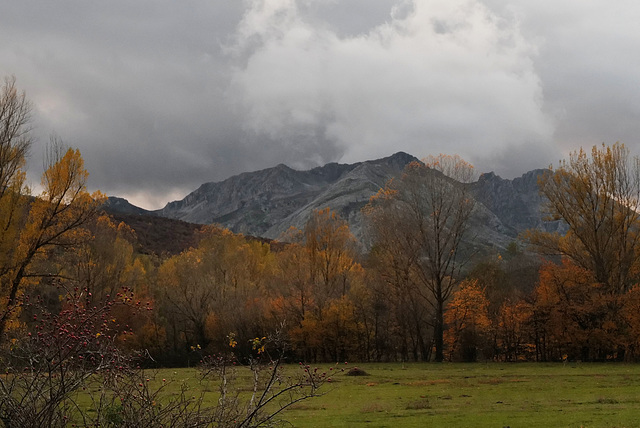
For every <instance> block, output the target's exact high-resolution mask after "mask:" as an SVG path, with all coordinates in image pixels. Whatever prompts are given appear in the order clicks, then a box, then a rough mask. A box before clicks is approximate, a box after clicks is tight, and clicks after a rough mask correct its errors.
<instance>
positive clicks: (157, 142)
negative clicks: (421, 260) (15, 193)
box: [0, 0, 640, 209]
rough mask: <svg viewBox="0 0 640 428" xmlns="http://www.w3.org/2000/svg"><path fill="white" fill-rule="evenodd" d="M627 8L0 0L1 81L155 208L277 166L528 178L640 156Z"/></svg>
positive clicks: (566, 2) (133, 197)
mask: <svg viewBox="0 0 640 428" xmlns="http://www.w3.org/2000/svg"><path fill="white" fill-rule="evenodd" d="M638 22H640V3H637V2H632V1H628V0H617V1H616V2H610V1H605V0H563V1H561V2H559V1H551V0H538V1H535V2H534V1H529V0H520V1H505V0H185V1H180V2H178V1H175V0H136V1H130V0H110V1H102V2H98V1H87V0H57V1H55V2H53V1H50V0H25V1H13V0H12V1H6V2H2V5H0V40H2V43H0V77H2V76H10V75H13V76H15V77H16V84H17V86H18V87H19V88H20V89H22V90H24V91H25V92H26V94H27V97H28V98H29V99H30V100H31V101H32V103H33V119H32V126H33V136H34V139H35V143H34V145H33V147H32V150H31V155H30V158H29V163H28V168H29V169H28V170H29V180H30V181H31V182H32V184H33V186H34V188H36V189H37V184H38V182H39V176H40V174H41V173H42V168H43V162H42V159H43V157H44V153H45V148H46V145H47V143H48V141H49V139H50V136H51V135H56V136H58V137H59V138H61V139H62V140H63V141H64V142H65V143H66V144H68V145H69V146H71V147H77V148H79V149H80V151H81V153H82V155H83V158H84V160H85V166H86V167H87V169H88V171H89V173H90V179H89V188H90V189H91V190H95V189H99V190H101V191H102V192H103V193H106V194H108V195H115V196H120V197H124V198H127V199H128V200H129V201H130V202H132V203H134V204H136V205H138V206H142V207H144V208H147V209H157V208H161V207H163V206H164V205H165V204H166V203H167V202H170V201H172V200H177V199H181V198H183V197H184V196H186V195H187V194H188V193H189V192H191V191H193V190H195V189H196V188H197V187H199V186H200V185H201V184H202V183H205V182H210V181H220V180H224V179H226V178H228V177H230V176H232V175H235V174H239V173H242V172H246V171H254V170H259V169H263V168H269V167H272V166H275V165H277V164H279V163H284V164H287V165H289V166H291V167H293V168H296V169H308V168H311V167H314V166H319V165H323V164H325V163H327V162H341V163H353V162H358V161H364V160H369V159H377V158H381V157H385V156H389V155H391V154H393V153H395V152H397V151H405V152H407V153H410V154H412V155H414V156H416V157H425V156H427V155H430V154H439V153H447V154H458V155H460V156H462V157H463V158H465V159H466V160H467V161H470V162H471V163H473V164H474V165H475V167H476V169H477V170H478V171H479V172H489V171H494V172H495V173H496V174H498V175H500V176H502V177H503V178H513V177H516V176H519V175H521V174H523V173H525V172H527V171H529V170H531V169H534V168H544V167H547V166H549V165H550V164H552V163H557V161H558V160H559V159H562V158H566V157H567V155H568V153H569V152H570V151H572V150H575V149H578V148H580V147H585V148H589V147H591V146H593V145H596V144H601V143H607V144H612V143H614V142H616V141H620V142H623V143H625V144H626V145H627V146H628V147H629V148H630V149H631V151H632V152H633V153H636V152H637V151H638V148H639V147H640V145H639V144H638V138H639V136H640V84H639V83H640V82H638V80H639V79H640V55H638V52H640V27H639V26H638Z"/></svg>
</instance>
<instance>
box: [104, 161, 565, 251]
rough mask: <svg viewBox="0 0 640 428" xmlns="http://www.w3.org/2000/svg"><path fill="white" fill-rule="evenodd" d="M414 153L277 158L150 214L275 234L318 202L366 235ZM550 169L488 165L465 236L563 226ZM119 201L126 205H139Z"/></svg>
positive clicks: (480, 240)
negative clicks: (553, 217) (515, 172)
mask: <svg viewBox="0 0 640 428" xmlns="http://www.w3.org/2000/svg"><path fill="white" fill-rule="evenodd" d="M416 160H417V159H416V158H415V157H413V156H411V155H408V154H406V153H402V152H400V153H396V154H395V155H393V156H389V157H387V158H383V159H378V160H372V161H367V162H360V163H355V164H351V165H345V164H337V163H330V164H327V165H325V166H323V167H318V168H314V169H311V170H309V171H296V170H294V169H291V168H289V167H287V166H285V165H278V166H276V167H273V168H268V169H265V170H262V171H256V172H248V173H244V174H240V175H237V176H234V177H231V178H229V179H227V180H224V181H221V182H217V183H206V184H203V185H202V186H200V188H198V189H197V190H195V191H194V192H192V193H191V194H189V195H188V196H187V197H185V198H184V199H182V200H181V201H175V202H171V203H169V204H167V206H165V207H164V208H163V209H161V210H158V211H155V212H152V214H154V215H158V216H161V217H167V218H172V219H177V220H182V221H186V222H190V223H199V224H210V223H217V224H220V225H222V226H224V227H227V228H229V229H230V230H232V231H234V232H238V233H244V234H246V235H253V236H260V237H265V238H271V239H277V238H279V237H280V236H281V234H282V233H283V232H285V231H286V230H287V229H289V227H291V226H295V227H297V228H303V227H304V224H305V223H306V221H307V219H308V218H309V216H310V215H311V213H312V212H313V211H314V210H318V209H323V208H326V207H330V208H331V209H332V210H333V211H335V212H336V213H338V214H339V215H340V216H341V217H342V218H344V219H346V220H347V221H348V223H349V226H350V227H351V231H352V232H353V233H354V235H356V237H357V238H360V239H361V238H362V237H363V236H364V231H363V227H364V221H363V217H362V213H361V209H362V207H364V206H365V205H366V204H367V202H368V201H369V198H370V197H371V196H372V195H374V194H375V193H376V192H377V191H378V190H379V189H380V188H381V187H383V186H384V185H385V183H386V182H387V181H388V180H390V179H391V178H393V177H396V176H398V175H399V174H401V173H402V170H403V169H404V167H405V166H406V165H407V164H408V163H410V162H412V161H416ZM544 173H545V170H534V171H530V172H528V173H526V174H524V175H523V176H522V177H518V178H515V179H513V180H507V179H503V178H500V177H499V176H497V175H495V174H494V173H487V174H483V175H481V176H480V178H479V179H478V181H477V182H475V183H472V184H470V189H471V192H472V194H473V195H474V197H475V198H476V200H477V204H476V207H475V209H474V212H473V215H472V218H471V220H470V224H469V232H468V233H467V241H468V242H469V243H470V244H471V245H472V246H473V247H476V248H478V249H485V250H486V249H487V248H495V249H496V250H500V249H503V248H504V247H506V246H507V245H508V244H509V243H510V242H511V241H513V240H514V239H516V238H517V236H518V234H519V233H521V232H522V231H524V230H526V229H529V228H544V229H545V230H550V231H554V230H557V231H559V232H564V227H563V225H562V224H561V223H559V222H546V221H544V218H543V217H544V216H543V213H542V207H543V203H544V201H543V198H542V196H540V194H539V192H538V185H537V182H538V177H539V176H540V175H541V174H544ZM113 202H114V205H122V206H124V207H125V208H126V210H127V211H128V212H132V210H134V208H135V207H133V208H132V206H130V205H129V204H123V203H122V202H121V201H118V202H119V204H116V203H115V202H117V201H116V200H114V201H113ZM116 208H117V207H116ZM112 209H113V207H112ZM116 210H117V209H116Z"/></svg>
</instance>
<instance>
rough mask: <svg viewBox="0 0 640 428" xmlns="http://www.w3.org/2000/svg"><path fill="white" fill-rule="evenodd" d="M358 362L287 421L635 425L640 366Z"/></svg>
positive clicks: (188, 377) (183, 377) (210, 394)
mask: <svg viewBox="0 0 640 428" xmlns="http://www.w3.org/2000/svg"><path fill="white" fill-rule="evenodd" d="M320 367H322V368H326V369H328V368H330V367H332V366H331V365H320ZM344 367H345V366H344V365H343V366H341V367H339V369H341V368H344ZM347 367H348V366H347ZM358 367H360V368H361V369H364V370H365V371H366V372H367V373H369V376H359V377H355V376H346V375H345V374H344V373H343V372H342V371H340V370H338V372H337V373H336V374H335V375H334V376H333V377H332V382H331V383H329V384H326V386H325V387H324V392H325V394H324V395H323V396H321V397H316V398H312V399H309V400H307V401H304V402H302V403H299V404H297V405H295V406H294V407H292V408H291V409H290V410H288V411H287V412H286V413H284V414H283V417H284V419H286V420H288V421H289V422H291V423H292V424H293V426H296V427H424V426H432V427H506V426H510V427H640V365H627V364H586V363H585V364H571V363H569V364H566V365H563V364H535V363H518V364H507V363H504V364H500V363H490V364H483V363H476V364H450V363H444V364H435V363H425V364H420V363H415V364H400V363H397V364H359V365H358ZM296 369H297V367H296V368H294V367H291V368H290V370H296ZM334 370H335V369H334ZM345 372H346V371H345ZM162 378H166V379H168V380H172V382H171V387H174V388H179V386H178V385H179V384H180V383H181V382H182V381H186V382H188V383H189V384H190V385H192V387H193V388H194V390H193V391H194V393H195V392H196V391H197V390H198V389H199V388H207V389H206V390H205V391H206V395H205V396H206V397H207V399H210V400H211V401H212V404H213V403H214V402H215V400H216V398H215V397H216V396H217V394H216V390H215V388H216V387H215V384H213V383H212V384H209V385H208V386H206V387H205V386H202V385H200V384H199V383H198V382H197V381H196V380H195V371H193V370H190V369H177V370H175V369H171V370H161V371H159V372H157V373H156V374H155V376H154V379H152V381H151V382H161V379H162ZM247 381H248V379H247ZM168 391H170V390H168Z"/></svg>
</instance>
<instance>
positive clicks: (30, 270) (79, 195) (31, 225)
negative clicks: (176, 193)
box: [0, 138, 104, 337]
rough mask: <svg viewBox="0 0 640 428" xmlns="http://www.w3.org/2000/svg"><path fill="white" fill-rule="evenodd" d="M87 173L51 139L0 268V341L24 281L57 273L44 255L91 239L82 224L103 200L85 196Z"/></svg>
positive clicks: (78, 160) (70, 151) (75, 157)
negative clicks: (37, 184)
mask: <svg viewBox="0 0 640 428" xmlns="http://www.w3.org/2000/svg"><path fill="white" fill-rule="evenodd" d="M88 175H89V174H88V173H87V171H86V170H85V168H84V161H83V159H82V156H81V155H80V152H79V151H78V150H77V149H75V150H74V149H70V148H69V149H66V148H65V147H64V145H63V144H62V142H61V141H60V140H59V139H57V138H52V141H51V144H50V146H49V150H48V153H47V168H46V170H45V172H44V174H43V175H42V181H41V184H42V188H43V191H42V193H41V194H40V195H39V196H38V197H36V198H35V199H33V201H32V202H31V203H30V205H29V206H28V214H27V215H26V217H25V218H24V219H22V221H21V222H20V223H19V230H18V233H16V234H15V238H16V239H15V241H14V245H15V251H13V253H12V255H11V258H10V259H8V260H7V261H6V264H5V266H4V267H3V268H4V271H3V275H2V278H1V286H0V291H1V293H2V294H1V300H0V337H1V336H2V335H3V334H4V333H5V331H6V329H7V323H8V321H9V320H11V319H12V318H13V317H15V315H16V312H17V309H18V308H19V305H20V296H21V292H22V290H23V288H24V286H25V285H26V284H27V283H28V281H29V280H32V279H37V278H42V277H55V276H56V275H58V273H59V272H58V271H57V270H56V268H55V267H53V265H52V264H50V263H41V262H42V261H44V260H45V258H46V256H47V255H48V253H49V252H50V251H51V250H52V249H54V248H57V249H59V250H61V251H67V250H73V249H74V247H75V246H77V245H78V244H80V243H82V242H85V241H86V240H87V239H89V238H90V237H91V234H90V233H89V231H88V230H87V229H86V228H85V226H86V225H87V224H88V223H89V222H90V221H91V220H92V219H93V218H94V217H95V216H96V214H97V213H98V210H99V207H100V206H101V205H102V204H103V203H104V196H103V195H102V194H101V193H100V192H95V193H94V194H89V193H88V192H87V189H86V181H87V177H88ZM5 221H6V220H5Z"/></svg>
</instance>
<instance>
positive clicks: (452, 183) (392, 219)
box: [366, 154, 475, 361]
mask: <svg viewBox="0 0 640 428" xmlns="http://www.w3.org/2000/svg"><path fill="white" fill-rule="evenodd" d="M473 178H474V171H473V167H472V166H471V165H470V164H468V163H467V162H465V161H464V160H462V159H461V158H460V157H459V156H447V155H442V154H441V155H439V156H431V157H428V158H426V159H424V160H423V162H421V163H420V162H413V163H411V164H409V165H408V166H407V167H406V169H405V171H404V173H403V175H402V176H401V177H400V178H399V179H398V180H392V181H391V182H389V183H388V184H387V187H386V188H385V189H382V190H381V191H380V192H379V193H378V195H376V196H375V197H374V198H373V199H372V201H371V203H370V204H369V206H368V207H367V209H366V213H367V216H368V218H369V224H370V225H371V227H372V229H371V230H372V232H373V235H374V241H375V242H374V247H375V248H377V249H378V251H380V250H381V249H384V251H382V253H381V254H383V255H384V254H386V256H388V257H389V260H388V261H389V262H392V263H395V266H396V267H397V268H398V270H397V271H396V274H397V275H395V277H396V279H397V280H398V281H404V282H407V281H410V282H414V283H416V284H417V287H415V289H416V290H418V292H419V293H421V294H422V297H423V298H424V299H425V300H426V301H427V302H429V304H430V305H431V306H432V308H433V310H434V314H433V332H434V334H433V340H434V343H435V352H436V355H435V360H436V361H442V360H443V358H444V351H443V332H444V323H443V313H444V306H445V302H446V301H447V299H448V298H449V296H450V295H451V293H452V291H453V289H454V286H455V285H456V283H457V280H458V273H459V270H460V266H461V258H460V257H459V250H460V244H461V242H462V237H463V235H464V233H465V231H466V228H467V222H468V219H469V217H470V215H471V212H472V210H473V207H474V205H475V202H474V199H473V198H472V197H471V195H470V193H469V190H468V187H467V185H466V184H467V183H469V182H471V181H472V180H473ZM383 258H384V256H383ZM383 262H384V260H383Z"/></svg>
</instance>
